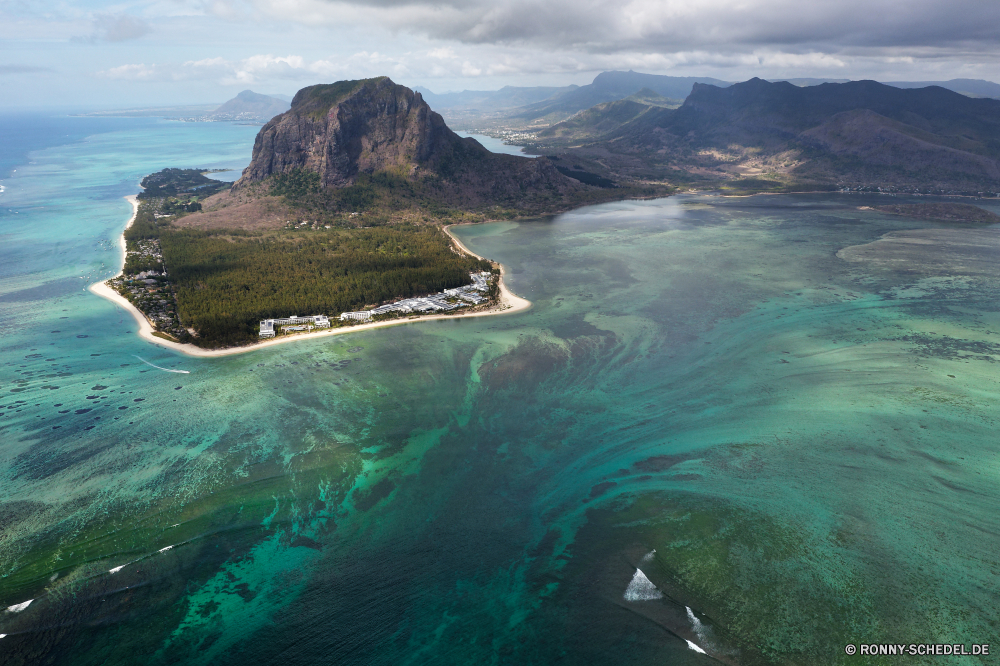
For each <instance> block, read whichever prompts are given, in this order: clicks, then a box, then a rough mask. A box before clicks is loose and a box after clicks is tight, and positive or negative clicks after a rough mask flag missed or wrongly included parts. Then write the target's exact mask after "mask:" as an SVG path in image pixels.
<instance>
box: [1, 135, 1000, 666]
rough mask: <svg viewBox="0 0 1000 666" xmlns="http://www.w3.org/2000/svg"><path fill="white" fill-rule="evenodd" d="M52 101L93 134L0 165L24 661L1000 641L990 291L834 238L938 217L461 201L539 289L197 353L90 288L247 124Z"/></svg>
mask: <svg viewBox="0 0 1000 666" xmlns="http://www.w3.org/2000/svg"><path fill="white" fill-rule="evenodd" d="M53 122H55V121H53ZM59 122H61V123H64V124H65V125H66V126H67V127H70V128H73V131H76V132H77V133H78V134H81V135H83V136H86V138H82V137H76V136H74V137H70V138H69V139H67V141H70V139H71V141H70V142H67V143H63V144H62V145H55V146H52V145H51V142H50V143H49V144H40V145H39V147H38V148H37V149H35V150H33V151H28V152H25V153H24V155H26V157H25V158H24V161H21V162H17V163H18V164H20V166H17V167H16V168H17V171H16V173H15V174H14V175H13V177H9V176H8V174H7V173H6V172H5V173H4V174H0V175H3V176H4V179H3V180H2V182H0V184H2V185H3V186H4V188H5V191H4V192H3V194H2V195H0V239H2V240H0V259H2V263H0V395H2V396H3V398H2V400H0V407H2V408H0V414H2V416H0V530H2V531H0V576H2V578H0V608H6V607H11V609H9V610H7V611H0V634H5V636H4V637H3V638H0V663H3V664H42V663H51V664H134V663H145V664H166V663H185V664H187V663H190V664H228V663H239V664H246V663H254V664H267V663H275V664H276V663H280V664H320V663H322V664H330V663H337V664H406V663H410V664H425V663H434V664H479V663H497V664H499V663H505V664H506V663H509V664H548V663H566V664H622V663H629V664H663V663H673V664H683V663H711V659H710V657H708V656H705V655H703V654H701V653H700V652H698V651H696V650H695V649H693V647H694V646H697V647H698V649H700V650H705V651H707V652H708V653H709V654H711V655H713V656H714V658H718V659H721V660H722V661H725V662H743V663H755V662H763V661H768V660H771V659H776V660H785V659H792V660H794V661H798V662H801V663H834V662H839V661H840V660H841V659H842V658H843V657H842V655H843V646H844V644H846V643H849V642H854V643H860V642H862V641H864V642H874V643H888V642H897V643H910V642H921V643H927V642H930V643H945V642H948V643H952V642H967V643H971V642H989V637H991V636H994V635H995V634H996V628H997V622H998V619H1000V612H998V610H997V609H998V608H1000V603H998V602H1000V599H998V595H997V585H996V574H997V571H998V567H1000V563H998V561H997V560H998V555H997V554H998V553H1000V539H998V534H1000V520H998V518H997V514H996V507H997V506H998V505H1000V502H998V499H1000V491H998V481H1000V462H998V456H997V437H996V434H995V432H996V430H995V427H996V426H995V420H996V414H997V410H996V406H997V393H998V383H997V381H998V380H997V373H996V364H995V362H996V361H997V359H998V358H1000V346H998V343H1000V333H998V331H1000V314H998V307H997V305H998V301H997V295H998V284H1000V282H998V280H997V276H996V275H991V274H987V275H983V274H976V275H965V274H962V273H961V271H957V272H953V273H952V274H949V275H940V274H930V273H927V272H921V271H920V270H910V269H912V268H913V267H912V266H910V267H902V268H900V269H898V270H897V269H889V268H879V267H875V266H873V265H871V264H868V263H865V262H848V261H844V260H843V259H840V258H838V257H837V252H838V251H839V250H841V249H843V248H845V247H850V246H854V245H859V244H864V243H868V242H871V241H874V240H876V239H878V238H879V237H880V236H881V235H882V234H884V233H887V232H890V231H893V230H898V229H920V228H924V227H928V226H930V225H929V224H928V223H924V222H918V221H914V220H908V219H905V218H901V217H892V216H886V215H882V214H879V213H876V212H874V211H870V210H858V206H861V205H866V204H872V203H873V202H874V203H878V202H879V201H881V200H880V199H878V198H877V197H872V198H862V197H848V196H834V195H810V196H790V197H773V196H762V197H752V198H745V199H723V198H719V197H713V196H687V197H675V198H670V199H663V200H657V201H648V202H625V203H617V204H607V205H602V206H597V207H593V208H587V209H582V210H579V211H576V212H573V213H570V214H566V215H562V216H559V217H557V218H555V219H546V220H537V221H527V222H520V223H496V224H487V225H481V226H474V227H464V228H460V229H458V233H459V235H460V236H461V237H462V239H463V240H464V241H465V242H466V243H467V244H468V245H469V246H470V247H471V248H473V249H474V250H475V251H477V252H479V253H480V254H483V255H485V256H489V257H491V258H493V259H496V260H499V261H501V262H503V263H504V265H505V266H506V267H507V276H508V282H509V285H510V287H511V288H512V289H513V290H514V291H515V292H516V293H518V294H521V295H523V296H525V297H527V298H528V299H530V300H531V301H532V302H533V304H534V305H533V307H532V308H531V309H530V310H529V311H527V312H525V313H520V314H515V315H506V316H497V317H486V318H481V319H475V320H461V321H438V322H423V323H417V324H412V325H405V326H399V327H394V328H388V329H380V330H376V331H370V332H365V333H356V334H350V335H344V336H340V337H336V338H328V339H325V340H317V341H308V342H301V343H294V344H290V345H283V346H278V347H273V348H269V349H265V350H260V351H256V352H252V353H248V354H243V355H239V356H232V357H226V358H216V359H194V358H188V357H184V356H181V355H178V354H175V353H172V352H168V351H165V350H163V349H161V348H158V347H156V346H155V345H152V344H148V343H145V342H142V341H140V340H139V339H138V338H137V337H136V335H135V323H134V322H133V320H132V319H131V318H130V317H129V316H128V315H127V314H126V313H124V312H122V311H121V310H119V309H117V308H116V307H115V306H114V305H113V304H110V303H108V302H106V301H103V300H101V299H99V298H97V297H95V296H93V295H91V294H90V293H89V292H86V291H84V287H85V285H86V284H88V283H90V282H92V281H95V280H97V279H99V278H103V277H107V276H110V275H111V274H113V273H114V272H115V270H117V268H118V266H119V264H120V260H121V255H120V249H118V247H117V238H118V235H119V234H120V232H121V229H122V226H123V225H124V222H125V220H126V218H127V217H128V213H129V206H128V204H127V203H126V202H124V201H123V200H122V199H121V197H122V196H123V195H126V194H132V193H134V192H135V191H136V189H137V183H138V180H139V178H141V176H142V175H144V174H146V173H149V172H151V171H154V170H157V169H160V168H163V167H166V166H184V167H195V166H197V167H205V168H233V169H239V168H241V167H242V166H244V165H245V164H246V162H247V160H248V158H249V152H250V147H251V146H252V142H253V137H254V133H255V131H256V129H257V128H255V127H244V126H238V125H227V124H223V123H213V124H194V123H192V124H184V123H168V122H163V121H149V120H136V121H125V120H122V121H116V122H115V123H112V124H108V125H105V126H100V127H96V126H95V127H93V128H90V132H92V133H90V134H88V133H87V132H86V131H85V130H87V127H85V126H83V125H81V124H82V123H85V122H90V121H84V120H81V119H62V120H61V121H59ZM74 123H75V124H74ZM68 133H70V134H72V132H71V131H68ZM8 159H10V160H14V161H16V158H15V157H9V158H8ZM12 168H14V167H12ZM897 201H898V200H897ZM994 209H995V207H994ZM904 269H905V270H904ZM143 361H147V362H148V363H152V364H154V365H156V366H160V367H161V368H165V369H167V370H185V371H187V372H189V373H190V374H179V373H172V372H165V371H163V370H161V369H157V368H154V367H151V366H150V365H148V364H147V363H144V362H143ZM29 600H31V601H30V603H29V604H28V605H27V606H25V605H24V604H25V602H27V601H29ZM908 660H909V661H911V662H912V663H920V660H919V659H911V658H908ZM933 663H936V664H937V663H949V662H947V661H946V660H942V659H940V658H938V660H937V661H933ZM963 663H967V662H963Z"/></svg>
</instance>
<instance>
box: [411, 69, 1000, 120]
mask: <svg viewBox="0 0 1000 666" xmlns="http://www.w3.org/2000/svg"><path fill="white" fill-rule="evenodd" d="M780 81H787V82H788V83H791V84H792V85H794V86H797V87H810V86H817V85H822V84H824V83H848V82H850V79H819V78H793V79H775V80H774V81H772V82H780ZM695 83H703V84H710V85H714V86H716V87H719V88H724V87H727V86H729V85H732V84H731V82H728V81H722V80H719V79H714V78H710V77H682V76H661V75H657V74H643V73H640V72H634V71H631V70H630V71H627V72H620V71H611V72H602V73H601V74H598V75H597V77H595V78H594V80H593V82H592V83H590V84H588V85H584V86H564V87H534V88H528V87H512V86H507V87H505V88H502V89H500V90H495V91H474V90H465V91H462V92H452V93H445V94H440V95H439V94H435V93H433V92H431V91H430V90H428V89H426V88H419V87H418V88H415V89H414V90H415V91H416V92H419V93H420V94H421V95H422V96H423V98H424V99H425V100H426V101H427V103H428V104H430V105H431V107H432V108H434V109H436V110H437V111H439V112H441V113H442V114H444V116H445V118H446V119H448V120H449V121H450V122H451V121H455V122H457V123H458V124H459V125H463V126H473V125H475V124H476V123H477V122H482V121H487V120H493V121H496V120H499V119H502V120H503V121H505V123H506V124H512V123H513V124H520V125H524V126H531V125H541V126H550V125H553V124H555V123H558V122H560V121H563V120H565V119H567V118H570V117H571V116H573V115H574V114H576V113H579V112H581V111H584V110H586V109H590V108H592V107H594V106H596V105H598V104H602V103H605V102H615V101H618V100H622V99H625V98H626V97H629V96H630V95H634V94H635V93H637V92H638V91H639V90H642V89H643V88H647V89H649V90H652V91H653V92H654V93H655V94H657V95H660V96H662V97H666V98H668V99H670V100H674V101H675V103H676V104H677V105H680V104H681V103H682V102H683V101H684V99H686V98H687V96H688V95H689V94H690V93H691V89H692V87H693V86H694V84H695ZM886 85H891V86H894V87H896V88H924V87H927V86H939V87H941V88H946V89H948V90H952V91H954V92H957V93H960V94H963V95H966V96H968V97H992V98H996V99H1000V84H996V83H993V82H992V81H984V80H979V79H952V80H950V81H922V82H921V81H896V82H890V83H887V84H886Z"/></svg>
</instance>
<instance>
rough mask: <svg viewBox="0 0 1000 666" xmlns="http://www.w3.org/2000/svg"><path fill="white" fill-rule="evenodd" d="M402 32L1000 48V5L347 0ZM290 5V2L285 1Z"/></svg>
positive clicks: (620, 42) (688, 44) (642, 42)
mask: <svg viewBox="0 0 1000 666" xmlns="http://www.w3.org/2000/svg"><path fill="white" fill-rule="evenodd" d="M336 4H340V5H355V6H357V7H359V8H360V7H362V6H363V7H366V8H380V9H382V10H383V11H382V12H381V14H382V20H383V21H384V22H386V23H388V24H389V25H391V26H392V27H394V28H396V29H403V30H409V31H412V32H416V33H419V34H423V35H426V36H428V37H431V38H437V39H448V40H456V41H459V42H464V43H470V44H529V45H536V46H544V47H560V48H573V49H584V50H589V51H593V52H615V51H648V50H655V51H672V52H676V51H683V50H692V49H712V50H716V51H726V50H742V49H745V48H747V47H777V48H789V47H792V48H795V49H805V50H808V49H813V48H816V49H822V50H829V47H830V46H831V45H836V47H838V48H852V47H853V48H864V49H868V48H886V47H895V48H932V49H933V48H955V47H962V46H965V47H971V48H973V49H975V50H980V49H990V50H992V49H995V48H996V44H997V43H998V40H1000V3H998V2H992V1H984V0H951V1H950V2H942V1H941V0H911V1H909V2H902V1H900V0H842V1H840V2H836V1H826V2H802V0H794V1H792V0H700V1H699V0H683V1H679V0H661V1H659V2H635V1H633V2H614V1H613V0H555V1H549V2H543V3H538V2H529V1H527V0H507V1H504V0H500V1H498V2H493V1H486V0H468V1H466V2H461V1H459V0H445V1H443V2H429V3H428V2H410V1H407V0H364V2H360V0H359V1H357V2H355V1H354V0H348V1H347V2H343V1H341V2H337V3H336ZM285 6H287V3H285Z"/></svg>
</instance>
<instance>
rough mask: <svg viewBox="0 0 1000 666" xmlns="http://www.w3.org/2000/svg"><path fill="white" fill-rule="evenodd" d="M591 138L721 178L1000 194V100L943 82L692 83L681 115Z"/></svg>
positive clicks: (601, 146) (645, 115)
mask: <svg viewBox="0 0 1000 666" xmlns="http://www.w3.org/2000/svg"><path fill="white" fill-rule="evenodd" d="M557 127H558V126H557ZM589 138H590V144H589V146H590V148H589V149H590V150H591V151H599V152H602V153H607V152H615V153H618V154H620V155H627V156H629V157H630V159H634V158H635V157H637V156H645V157H646V158H647V159H648V158H650V157H653V156H655V158H656V160H658V161H660V162H661V163H666V164H669V165H671V166H672V167H679V168H682V169H684V170H686V171H687V172H690V173H697V172H700V173H703V174H711V173H715V174H716V175H717V177H720V178H725V177H734V176H735V177H739V176H743V177H746V176H753V177H760V176H765V177H768V178H772V179H773V181H774V182H776V183H777V182H790V181H809V182H814V183H825V184H829V185H837V186H839V187H868V186H875V185H877V186H882V185H884V186H886V187H892V188H900V189H905V190H908V191H928V192H930V191H933V192H942V191H944V192H957V191H961V192H965V193H970V192H972V193H975V192H985V191H989V192H996V191H998V190H1000V101H998V100H994V99H975V98H970V97H967V96H964V95H961V94H959V93H956V92H953V91H951V90H946V89H944V88H942V87H938V86H931V87H925V88H919V89H904V88H897V87H894V86H889V85H885V84H881V83H877V82H875V81H853V82H849V83H824V84H821V85H817V86H807V87H799V86H795V85H792V84H791V83H788V82H778V83H770V82H767V81H763V80H761V79H751V80H750V81H746V82H743V83H738V84H734V85H732V86H727V87H725V88H721V87H718V86H710V85H704V84H696V85H695V86H694V88H693V89H692V91H691V94H690V95H689V96H688V98H687V99H686V100H685V102H684V104H683V105H682V106H681V107H679V108H678V109H676V110H671V109H665V108H652V107H650V108H648V109H647V110H646V111H644V112H642V113H639V114H637V115H636V116H635V118H633V119H631V120H629V121H627V122H625V123H623V124H621V125H619V126H618V127H617V128H615V129H613V130H611V131H609V132H607V133H605V134H603V135H601V136H599V137H589ZM564 145H565V144H564ZM543 147H544V146H543ZM584 152H586V151H584Z"/></svg>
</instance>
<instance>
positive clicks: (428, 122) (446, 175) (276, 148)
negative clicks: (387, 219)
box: [235, 77, 582, 204]
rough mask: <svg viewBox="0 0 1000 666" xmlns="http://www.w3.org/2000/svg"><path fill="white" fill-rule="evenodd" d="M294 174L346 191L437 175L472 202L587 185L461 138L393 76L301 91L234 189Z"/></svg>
mask: <svg viewBox="0 0 1000 666" xmlns="http://www.w3.org/2000/svg"><path fill="white" fill-rule="evenodd" d="M295 169H306V170H309V171H313V172H316V173H318V174H319V175H320V182H321V183H322V184H323V185H324V186H325V187H345V186H348V185H351V184H353V183H354V182H355V181H356V180H357V178H358V177H359V175H361V174H375V173H378V172H390V173H393V174H395V175H397V176H405V177H408V178H411V179H423V178H434V179H436V180H437V181H439V183H440V184H441V186H442V187H444V188H445V189H446V190H448V191H449V193H450V194H452V195H455V194H458V195H460V198H461V199H463V201H464V202H465V203H473V204H474V203H481V202H485V201H487V200H489V199H491V198H501V199H508V198H510V197H516V196H518V194H519V193H520V194H523V193H524V192H526V191H528V190H539V189H543V190H548V191H556V192H564V191H567V190H573V189H579V188H580V187H582V186H581V185H579V184H578V183H577V182H576V181H574V180H571V179H568V178H566V177H565V176H563V175H562V174H560V173H559V172H558V171H557V170H556V169H555V167H554V166H553V165H552V164H551V163H550V162H549V161H548V160H546V159H545V158H538V159H529V158H524V157H517V156H514V155H498V154H494V153H491V152H489V151H488V150H486V149H485V148H483V147H482V146H481V145H480V144H479V143H478V142H477V141H475V140H474V139H469V138H465V139H463V138H461V137H459V136H458V135H457V134H455V133H454V132H452V131H451V130H450V129H448V127H447V125H445V123H444V120H443V119H442V118H441V116H440V115H439V114H437V113H435V112H434V111H432V110H431V108H430V107H429V106H428V105H427V103H426V102H425V101H424V100H423V98H422V97H421V96H420V94H419V93H414V92H413V91H412V90H410V89H409V88H406V87H405V86H401V85H397V84H395V83H393V82H392V81H391V80H390V79H389V78H388V77H379V78H375V79H364V80H359V81H341V82H338V83H334V84H329V85H318V86H311V87H309V88H303V89H302V90H300V91H299V92H298V94H296V95H295V99H293V100H292V107H291V109H290V110H289V111H287V112H286V113H283V114H281V115H280V116H277V117H276V118H273V119H272V120H271V121H270V122H268V123H267V124H266V125H264V127H263V128H261V130H260V132H259V133H258V134H257V139H256V141H255V142H254V148H253V159H252V161H251V163H250V166H248V167H247V168H246V169H245V170H244V172H243V177H242V178H241V179H240V180H239V181H238V182H237V183H236V186H235V187H236V189H240V188H241V187H243V186H245V185H248V184H250V183H255V182H261V181H264V180H266V179H267V178H268V177H270V176H272V175H276V174H282V173H289V172H291V171H293V170H295ZM452 198H454V197H452Z"/></svg>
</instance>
